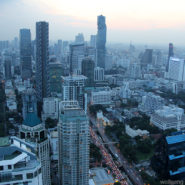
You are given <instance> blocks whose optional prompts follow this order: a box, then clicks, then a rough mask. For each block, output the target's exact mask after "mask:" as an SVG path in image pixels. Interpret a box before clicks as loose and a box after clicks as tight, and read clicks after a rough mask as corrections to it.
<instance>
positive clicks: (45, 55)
mask: <svg viewBox="0 0 185 185" xmlns="http://www.w3.org/2000/svg"><path fill="white" fill-rule="evenodd" d="M48 46H49V24H48V23H47V22H37V23H36V92H37V99H38V101H39V102H42V100H43V98H45V97H48V96H49V94H50V88H49V74H48V64H49V49H48Z"/></svg>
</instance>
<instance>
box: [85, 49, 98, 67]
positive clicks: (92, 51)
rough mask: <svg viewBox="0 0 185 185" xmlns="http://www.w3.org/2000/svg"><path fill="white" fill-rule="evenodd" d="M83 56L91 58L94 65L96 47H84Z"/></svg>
mask: <svg viewBox="0 0 185 185" xmlns="http://www.w3.org/2000/svg"><path fill="white" fill-rule="evenodd" d="M85 56H88V57H89V58H91V59H92V60H93V61H94V64H95V66H97V65H96V48H94V47H89V46H87V47H85Z"/></svg>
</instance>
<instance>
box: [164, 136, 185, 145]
mask: <svg viewBox="0 0 185 185" xmlns="http://www.w3.org/2000/svg"><path fill="white" fill-rule="evenodd" d="M166 141H167V143H168V144H169V145H171V144H175V143H181V142H185V134H181V135H175V136H167V137H166Z"/></svg>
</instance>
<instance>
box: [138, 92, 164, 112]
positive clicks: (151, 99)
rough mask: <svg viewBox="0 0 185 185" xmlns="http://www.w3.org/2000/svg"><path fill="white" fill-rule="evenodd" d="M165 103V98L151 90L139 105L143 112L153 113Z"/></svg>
mask: <svg viewBox="0 0 185 185" xmlns="http://www.w3.org/2000/svg"><path fill="white" fill-rule="evenodd" d="M163 105H164V99H163V98H161V97H160V96H157V95H155V94H153V93H151V92H150V93H148V94H147V95H146V96H143V97H142V103H141V105H140V106H139V109H140V110H141V111H142V112H146V113H149V114H151V113H153V112H154V111H155V110H158V109H160V108H162V106H163Z"/></svg>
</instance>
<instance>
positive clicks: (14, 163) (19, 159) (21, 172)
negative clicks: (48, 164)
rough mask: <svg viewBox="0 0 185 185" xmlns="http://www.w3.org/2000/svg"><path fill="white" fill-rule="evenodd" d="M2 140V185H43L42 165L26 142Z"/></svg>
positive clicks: (0, 156)
mask: <svg viewBox="0 0 185 185" xmlns="http://www.w3.org/2000/svg"><path fill="white" fill-rule="evenodd" d="M19 140H20V139H19V138H16V137H11V138H10V140H9V138H8V137H1V138H0V143H1V146H0V159H1V160H0V185H5V184H11V185H15V184H25V185H26V184H29V185H42V184H43V183H42V173H41V163H40V161H39V160H38V159H37V157H36V155H35V153H33V152H32V151H31V150H27V149H28V148H29V149H31V147H30V146H29V145H27V143H26V142H21V140H20V141H19Z"/></svg>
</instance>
